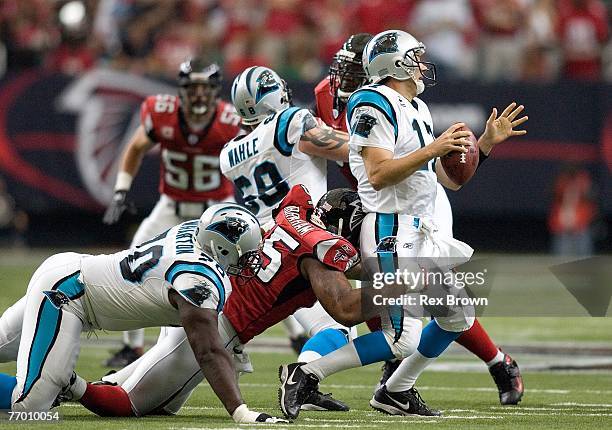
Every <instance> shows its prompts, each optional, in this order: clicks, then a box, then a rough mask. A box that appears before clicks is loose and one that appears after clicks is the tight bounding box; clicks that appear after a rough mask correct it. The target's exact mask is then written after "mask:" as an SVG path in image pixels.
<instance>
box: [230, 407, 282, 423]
mask: <svg viewBox="0 0 612 430" xmlns="http://www.w3.org/2000/svg"><path fill="white" fill-rule="evenodd" d="M232 418H233V419H234V421H235V422H236V423H237V424H256V423H267V424H278V423H284V424H287V423H289V421H287V420H285V419H282V418H277V417H273V416H271V415H268V414H265V413H262V412H255V411H251V410H249V408H248V407H247V405H246V404H244V403H243V404H241V405H240V406H238V407H237V408H236V410H235V411H234V413H233V414H232Z"/></svg>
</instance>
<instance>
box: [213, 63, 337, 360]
mask: <svg viewBox="0 0 612 430" xmlns="http://www.w3.org/2000/svg"><path fill="white" fill-rule="evenodd" d="M231 96H232V102H233V103H234V107H235V108H236V111H237V112H238V115H240V116H241V117H242V123H243V125H245V126H246V127H247V128H249V129H250V133H248V134H246V135H243V136H238V137H236V138H234V139H233V140H231V141H230V142H228V143H227V145H225V147H224V148H223V150H222V151H221V155H220V158H221V162H220V163H221V172H222V173H223V175H225V176H226V177H228V178H229V179H230V180H231V181H233V182H234V184H235V185H236V188H237V189H238V190H239V192H240V194H241V195H242V198H243V200H244V204H245V206H246V207H247V208H248V209H249V210H251V212H253V213H254V214H255V216H257V219H259V222H260V223H261V224H262V225H263V226H264V227H266V226H269V224H271V221H272V209H273V208H274V207H276V206H277V205H278V203H279V202H280V201H281V200H282V199H283V198H284V197H285V195H286V194H287V193H288V192H289V190H290V189H291V187H293V186H294V185H297V184H302V185H304V186H306V188H307V189H308V191H309V192H310V195H311V197H312V201H313V203H314V204H316V203H317V201H318V200H319V199H320V198H321V196H322V195H323V194H324V193H325V192H326V191H327V160H334V161H348V134H347V133H345V132H343V131H338V130H334V129H332V128H330V127H328V126H326V125H325V124H324V123H323V122H322V121H320V120H318V119H317V118H315V117H314V116H313V115H312V113H311V112H310V111H309V110H308V109H302V108H298V107H294V106H291V92H290V90H289V88H288V87H287V85H286V83H285V81H284V80H283V79H281V77H280V76H279V75H278V74H277V73H276V72H275V71H274V70H272V69H269V68H267V67H261V66H253V67H249V68H248V69H246V70H244V71H243V72H242V73H241V74H240V75H238V76H237V77H236V78H235V79H234V82H233V84H232V88H231ZM294 317H295V319H296V320H297V321H298V322H299V323H300V324H301V325H302V326H303V328H304V329H305V330H306V333H307V334H308V335H310V336H312V335H313V334H314V333H316V332H320V331H322V329H327V328H330V329H331V328H336V329H338V330H347V328H346V327H343V326H341V325H339V324H338V323H337V322H336V321H334V319H333V318H331V317H330V316H329V315H328V314H327V313H326V312H325V311H324V309H323V308H322V307H321V306H320V304H318V303H317V304H316V305H315V306H314V307H313V308H311V309H303V310H299V311H297V312H296V313H295V314H294ZM290 318H292V317H290ZM312 358H313V356H312V354H310V359H312ZM299 359H300V360H303V359H305V357H304V356H300V357H299Z"/></svg>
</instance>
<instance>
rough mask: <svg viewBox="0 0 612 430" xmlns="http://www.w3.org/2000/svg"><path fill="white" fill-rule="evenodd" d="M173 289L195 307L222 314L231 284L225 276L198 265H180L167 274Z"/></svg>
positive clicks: (186, 263)
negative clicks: (214, 310) (213, 310)
mask: <svg viewBox="0 0 612 430" xmlns="http://www.w3.org/2000/svg"><path fill="white" fill-rule="evenodd" d="M166 280H167V281H168V282H169V283H170V284H171V288H172V289H173V290H175V291H176V292H177V293H179V294H180V295H181V296H182V297H183V298H184V299H185V300H187V301H188V302H190V303H191V304H193V305H194V306H197V307H200V308H205V309H216V310H217V312H220V311H221V310H222V309H223V306H224V305H225V299H226V296H227V295H228V294H229V292H231V284H230V282H229V279H228V278H227V276H225V275H223V276H222V275H220V274H219V273H217V272H216V271H214V270H213V269H212V268H210V267H208V266H206V265H203V264H198V263H188V262H185V263H182V262H181V263H179V264H177V265H174V266H173V267H172V268H171V269H170V270H169V271H168V273H167V274H166Z"/></svg>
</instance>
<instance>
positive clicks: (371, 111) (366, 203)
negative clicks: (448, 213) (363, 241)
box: [346, 84, 437, 218]
mask: <svg viewBox="0 0 612 430" xmlns="http://www.w3.org/2000/svg"><path fill="white" fill-rule="evenodd" d="M346 115H347V118H346V122H347V124H348V125H349V126H348V129H349V134H350V142H349V163H350V167H351V172H353V175H354V176H355V178H357V181H358V192H359V197H361V202H362V203H363V207H364V210H365V211H366V212H378V213H397V214H406V215H412V216H417V217H422V218H431V217H432V216H433V212H434V205H435V200H436V184H437V178H436V174H435V172H434V161H435V160H430V161H429V162H428V163H426V164H424V165H423V166H421V167H420V168H419V170H417V171H416V172H415V173H413V174H412V175H410V176H409V177H407V178H406V179H404V180H403V181H402V182H400V183H398V184H396V185H392V186H389V187H385V188H383V189H382V190H379V191H376V190H375V189H374V187H372V185H371V184H370V182H369V181H368V176H367V173H366V170H365V166H364V163H363V158H362V157H361V150H362V149H363V147H364V146H372V147H376V148H383V149H386V150H388V151H390V152H392V153H393V158H395V159H397V158H400V157H403V156H405V155H408V154H410V153H411V152H414V151H416V150H418V149H419V148H423V147H424V146H426V145H429V144H430V143H431V142H433V141H434V135H433V122H432V119H431V114H430V113H429V109H428V108H427V105H426V104H425V103H424V102H423V101H422V100H419V99H418V98H416V97H415V98H414V99H413V100H412V101H408V100H407V99H406V98H404V97H403V96H402V95H400V94H399V93H398V92H397V91H395V90H393V89H391V88H389V87H387V86H385V85H379V84H374V85H366V86H364V87H362V88H361V89H359V90H357V91H355V92H354V93H353V95H352V96H351V97H350V99H349V101H348V105H347V114H346Z"/></svg>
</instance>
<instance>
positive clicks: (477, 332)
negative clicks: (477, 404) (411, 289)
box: [314, 33, 524, 405]
mask: <svg viewBox="0 0 612 430" xmlns="http://www.w3.org/2000/svg"><path fill="white" fill-rule="evenodd" d="M371 38H372V35H371V34H369V33H358V34H354V35H352V36H350V37H349V38H348V39H347V41H346V42H345V43H344V44H343V45H342V48H341V49H340V50H339V51H338V52H337V53H336V55H335V56H334V60H333V62H332V64H331V66H330V69H329V76H328V77H326V78H325V79H323V80H322V81H321V82H319V84H318V85H317V86H316V88H315V90H314V93H315V107H316V115H317V116H318V117H319V118H321V120H323V122H325V124H327V125H328V126H330V127H332V128H333V129H335V130H341V131H347V128H346V114H345V108H346V104H347V101H348V99H349V97H350V96H351V94H352V93H353V92H355V91H356V90H357V89H358V88H360V87H361V86H362V85H364V84H365V83H366V74H365V71H364V70H363V62H362V54H363V50H364V48H365V45H366V44H367V43H368V42H369V41H370V39H371ZM480 157H481V159H485V158H486V155H484V154H483V153H482V151H481V153H480ZM341 171H342V173H343V174H344V176H345V177H346V179H347V180H348V181H349V183H350V184H351V186H352V187H353V189H356V188H357V181H356V179H355V178H354V177H353V175H352V173H351V171H350V168H349V165H348V163H344V164H343V165H342V167H341ZM435 218H436V220H435V221H436V224H438V228H440V229H441V230H443V231H445V232H446V233H449V234H450V235H452V211H451V208H450V203H449V201H448V198H447V197H446V194H445V191H444V190H443V189H442V187H438V195H437V198H436V213H435ZM368 327H370V329H371V330H373V331H375V330H380V322H379V320H378V319H375V320H374V321H368ZM456 342H457V343H459V344H460V345H462V346H464V347H465V348H466V349H468V350H469V351H470V352H472V353H473V354H475V355H476V356H478V357H479V358H480V359H481V360H482V361H483V362H485V363H486V364H487V366H488V368H489V372H490V373H491V376H492V377H493V380H494V381H495V384H496V385H497V388H498V391H499V400H500V403H501V404H502V405H509V404H517V403H518V402H519V401H520V400H521V397H522V396H523V391H524V386H523V380H522V376H521V373H520V370H519V367H518V364H517V363H516V361H515V360H513V359H512V357H510V355H508V354H506V353H504V352H503V351H502V350H501V349H499V348H498V347H497V346H496V345H495V343H494V342H493V341H492V340H491V338H490V337H489V335H488V333H487V332H486V330H485V329H484V327H482V325H481V324H480V322H479V321H478V319H476V321H475V322H474V325H473V326H472V327H471V328H470V329H469V330H467V331H465V332H464V333H463V334H462V335H461V336H460V337H459V338H458V339H457V340H456ZM399 363H400V361H393V362H386V363H385V365H384V366H383V375H382V377H381V379H380V382H379V385H382V384H384V383H385V382H386V381H387V379H389V377H390V376H391V374H392V373H393V372H394V371H395V369H397V367H398V366H399Z"/></svg>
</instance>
